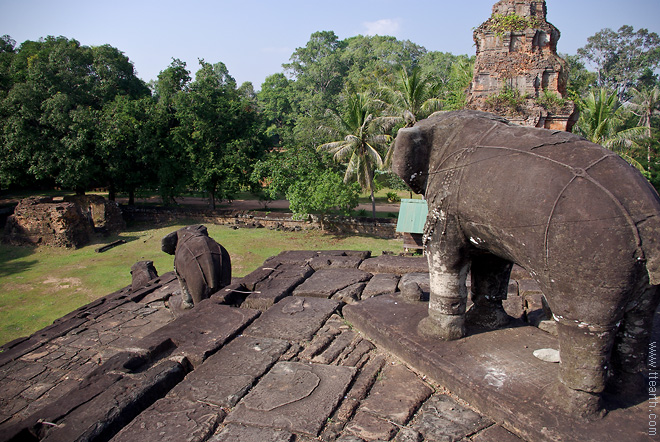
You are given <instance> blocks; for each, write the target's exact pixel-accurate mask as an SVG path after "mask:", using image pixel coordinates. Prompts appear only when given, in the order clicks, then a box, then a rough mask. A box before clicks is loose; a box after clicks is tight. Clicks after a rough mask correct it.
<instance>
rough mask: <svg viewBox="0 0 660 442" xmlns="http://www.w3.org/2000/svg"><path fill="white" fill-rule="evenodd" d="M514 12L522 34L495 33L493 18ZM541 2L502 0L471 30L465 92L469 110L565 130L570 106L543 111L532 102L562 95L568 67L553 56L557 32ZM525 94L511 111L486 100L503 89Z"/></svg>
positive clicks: (573, 119) (572, 121)
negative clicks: (522, 22) (471, 62)
mask: <svg viewBox="0 0 660 442" xmlns="http://www.w3.org/2000/svg"><path fill="white" fill-rule="evenodd" d="M512 14H515V15H517V16H519V17H521V18H524V19H526V20H528V23H529V26H528V27H527V28H526V29H524V30H513V31H501V32H498V30H497V29H496V16H497V15H501V16H507V15H512ZM546 17H547V8H546V4H545V1H530V0H502V1H500V2H498V3H496V4H495V5H494V6H493V14H492V16H491V17H490V18H489V19H488V20H486V21H485V22H484V23H482V24H481V25H480V26H479V27H478V28H477V29H476V30H475V31H474V41H475V44H476V47H477V51H476V61H475V67H474V77H473V81H472V84H471V86H470V91H469V93H468V100H467V102H468V105H467V107H468V108H469V109H475V110H483V111H488V112H494V113H497V114H500V115H503V116H505V117H506V118H507V119H509V120H510V121H512V122H514V123H517V124H521V125H524V126H535V127H544V128H546V129H556V130H566V131H570V130H571V129H572V127H573V125H574V124H575V122H576V121H577V112H576V110H575V104H574V103H573V102H571V101H568V100H565V102H564V104H563V106H554V107H552V108H549V109H547V108H545V107H543V106H541V105H540V104H539V103H538V102H537V98H539V97H541V96H542V95H543V93H544V91H546V90H547V91H549V92H550V93H552V94H556V95H557V96H558V97H561V98H564V97H565V96H566V85H567V81H568V67H567V63H566V61H564V60H563V59H562V58H561V57H559V56H558V55H557V41H558V40H559V37H560V32H559V30H558V29H557V28H556V27H554V26H553V25H552V24H551V23H548V21H547V20H546ZM505 87H507V88H509V89H517V90H518V91H519V92H520V94H521V95H523V96H525V95H526V99H525V100H524V102H523V103H522V104H521V105H520V106H518V107H517V108H516V109H511V108H508V107H506V106H498V105H494V104H492V102H490V103H489V102H488V100H487V99H488V97H491V96H494V95H497V94H500V93H501V92H502V91H503V90H504V88H505Z"/></svg>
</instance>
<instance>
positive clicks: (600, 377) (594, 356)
mask: <svg viewBox="0 0 660 442" xmlns="http://www.w3.org/2000/svg"><path fill="white" fill-rule="evenodd" d="M616 330H617V327H616V325H614V326H599V325H587V324H584V323H579V322H577V321H573V320H569V319H566V318H562V319H560V320H558V321H557V332H558V337H559V354H560V358H561V364H560V365H559V380H560V381H561V384H560V385H559V391H558V392H556V395H557V397H556V400H557V401H559V402H560V403H562V404H563V406H564V407H565V408H566V409H567V410H569V411H570V412H572V413H578V414H579V415H581V416H582V417H585V418H594V417H598V416H599V415H601V413H600V411H601V410H602V404H601V397H600V393H602V392H603V390H604V389H605V382H606V373H607V367H606V366H607V361H608V360H609V357H610V353H611V350H612V346H613V342H614V335H615V333H616Z"/></svg>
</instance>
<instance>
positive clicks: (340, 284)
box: [293, 268, 371, 298]
mask: <svg viewBox="0 0 660 442" xmlns="http://www.w3.org/2000/svg"><path fill="white" fill-rule="evenodd" d="M369 279H371V274H370V273H367V272H364V271H362V270H359V269H332V268H329V269H322V270H319V271H317V272H314V274H313V275H312V276H311V277H309V278H308V279H307V280H306V281H305V282H303V283H302V284H301V285H299V286H298V287H297V288H296V289H295V290H294V291H293V295H294V296H310V297H317V298H330V297H331V296H332V295H334V294H335V293H336V292H338V291H339V290H341V289H343V288H346V287H348V286H351V285H354V284H357V283H360V282H366V281H368V280H369Z"/></svg>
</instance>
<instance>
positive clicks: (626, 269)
mask: <svg viewBox="0 0 660 442" xmlns="http://www.w3.org/2000/svg"><path fill="white" fill-rule="evenodd" d="M393 170H394V172H395V173H396V174H398V175H399V176H400V177H401V178H402V179H403V180H404V181H406V182H407V183H408V184H409V186H410V187H411V188H412V189H413V190H414V191H416V192H418V193H421V194H423V195H424V196H425V198H426V199H427V201H428V204H429V214H428V217H427V220H426V225H425V229H424V243H425V251H426V254H427V258H428V262H429V270H430V280H431V293H430V300H429V307H428V311H429V312H428V316H427V317H426V318H425V319H424V320H422V322H421V323H420V325H419V327H418V330H419V332H420V333H422V334H425V335H428V336H432V337H436V338H438V339H445V340H449V339H459V338H461V337H463V336H465V334H466V333H467V331H469V327H471V326H474V325H477V326H481V327H488V328H496V327H500V326H503V325H505V324H506V323H507V321H508V319H509V318H508V315H507V314H506V312H505V311H504V309H503V307H502V300H503V299H505V298H506V293H507V285H508V280H509V277H510V273H511V268H512V265H513V264H514V263H515V264H518V265H520V266H521V267H523V268H524V269H526V270H527V271H528V272H529V273H530V274H531V275H532V277H533V278H534V279H535V280H536V281H537V282H538V283H539V285H540V286H541V289H542V291H543V293H544V295H545V297H546V299H547V302H548V305H549V307H550V308H551V310H552V313H553V317H554V319H555V321H556V322H557V328H558V338H559V350H560V358H561V363H560V375H559V376H560V379H559V380H560V381H561V382H560V383H559V384H558V385H559V387H558V388H560V389H563V392H562V394H558V395H557V397H558V398H559V399H561V400H563V401H564V402H565V405H566V408H567V409H569V410H571V411H572V412H575V413H578V414H580V415H583V416H585V417H593V416H597V415H600V414H601V407H602V404H601V393H602V392H603V390H604V389H605V386H606V383H608V382H612V385H615V386H617V385H618V386H623V385H629V384H631V383H637V385H640V380H641V379H643V378H642V373H643V371H644V369H645V361H646V355H647V352H648V341H649V337H650V330H651V325H652V321H653V314H654V312H655V309H656V307H657V305H658V302H659V301H660V290H659V289H658V284H660V197H658V194H657V192H656V191H655V190H654V189H653V188H652V187H651V186H650V184H649V183H648V181H646V179H645V178H644V177H643V176H642V175H641V174H640V173H639V172H638V171H637V170H636V169H634V168H633V167H631V166H630V165H629V164H628V163H626V162H625V161H624V160H623V159H621V158H620V157H619V156H618V155H616V154H615V153H614V152H611V151H609V150H607V149H605V148H603V147H601V146H599V145H596V144H594V143H591V142H589V141H587V140H586V139H584V138H582V137H579V136H577V135H573V134H570V133H566V132H561V131H551V130H546V129H538V128H531V127H522V126H516V125H513V124H510V123H509V122H508V121H507V120H505V119H504V118H501V117H498V116H496V115H493V114H489V113H485V112H479V111H455V112H439V113H436V114H434V115H432V116H431V117H429V118H427V119H426V120H422V121H420V122H418V123H417V124H416V125H415V126H413V127H412V128H404V129H401V130H400V131H399V134H398V136H397V138H396V141H395V147H394V153H393ZM469 271H470V273H471V275H472V293H471V296H472V302H473V306H472V307H471V308H470V310H469V311H467V312H466V304H467V302H466V301H467V289H466V278H467V275H468V272H469ZM610 373H611V374H612V376H611V379H609V380H608V374H610ZM622 388H623V387H622Z"/></svg>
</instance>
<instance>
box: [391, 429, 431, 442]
mask: <svg viewBox="0 0 660 442" xmlns="http://www.w3.org/2000/svg"><path fill="white" fill-rule="evenodd" d="M423 440H424V438H423V437H422V435H421V434H420V433H419V431H417V430H413V429H412V428H410V427H403V428H401V429H400V430H399V432H398V433H397V434H396V437H395V438H394V442H422V441H423Z"/></svg>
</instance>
